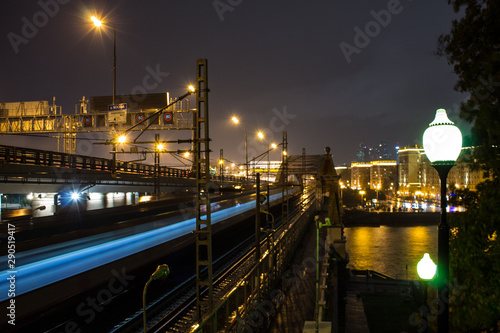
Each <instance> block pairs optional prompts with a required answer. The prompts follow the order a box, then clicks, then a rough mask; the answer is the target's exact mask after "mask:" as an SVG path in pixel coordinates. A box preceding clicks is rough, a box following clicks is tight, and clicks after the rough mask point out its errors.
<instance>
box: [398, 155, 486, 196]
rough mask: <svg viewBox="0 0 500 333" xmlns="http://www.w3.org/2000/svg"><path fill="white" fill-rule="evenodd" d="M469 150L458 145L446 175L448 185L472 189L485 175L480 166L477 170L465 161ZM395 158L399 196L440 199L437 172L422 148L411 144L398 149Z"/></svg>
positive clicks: (473, 189) (484, 178)
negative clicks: (458, 148)
mask: <svg viewBox="0 0 500 333" xmlns="http://www.w3.org/2000/svg"><path fill="white" fill-rule="evenodd" d="M471 150H472V148H471V147H463V148H462V153H461V154H460V156H459V157H458V160H457V161H456V166H455V167H453V168H452V169H451V170H450V173H449V175H448V186H449V187H454V188H456V189H460V188H467V189H470V190H472V191H475V190H476V189H477V185H478V184H479V183H480V182H482V181H484V180H486V179H487V177H485V175H484V172H483V171H482V170H477V169H475V168H473V165H472V164H471V163H468V162H466V156H467V155H469V154H470V153H471ZM398 162H399V174H398V179H399V191H398V194H399V196H402V197H421V198H426V199H436V200H439V199H440V195H441V193H440V188H441V187H440V180H439V175H438V173H437V171H436V169H434V168H433V167H432V165H431V163H430V161H429V159H428V158H427V156H426V155H425V151H424V149H423V148H421V147H418V146H415V147H411V148H408V147H405V148H402V149H399V151H398Z"/></svg>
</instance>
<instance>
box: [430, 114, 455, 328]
mask: <svg viewBox="0 0 500 333" xmlns="http://www.w3.org/2000/svg"><path fill="white" fill-rule="evenodd" d="M423 144H424V150H425V154H426V155H427V158H428V159H429V161H430V162H431V165H432V166H433V167H434V168H435V169H436V171H437V172H438V174H439V178H440V180H441V222H440V223H439V227H438V267H437V277H438V294H439V298H440V302H441V303H442V305H443V311H441V312H440V313H439V314H438V332H439V333H443V332H448V328H449V308H450V304H449V288H448V287H447V284H448V282H449V279H450V277H449V274H450V272H449V265H450V257H449V252H450V244H449V241H450V227H449V226H448V224H447V222H446V207H447V202H446V178H447V177H448V173H449V171H450V170H451V168H452V167H453V166H454V165H455V161H456V159H457V158H458V155H460V151H461V149H462V134H461V133H460V130H459V129H458V128H457V127H456V126H455V125H454V123H453V122H452V121H451V120H449V119H448V116H447V115H446V110H444V109H439V110H437V111H436V117H435V118H434V121H433V122H431V123H430V124H429V127H428V128H427V129H426V130H425V132H424V135H423Z"/></svg>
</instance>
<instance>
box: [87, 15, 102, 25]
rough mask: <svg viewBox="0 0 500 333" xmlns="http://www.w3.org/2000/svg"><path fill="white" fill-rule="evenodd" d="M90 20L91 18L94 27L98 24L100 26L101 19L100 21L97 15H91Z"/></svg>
mask: <svg viewBox="0 0 500 333" xmlns="http://www.w3.org/2000/svg"><path fill="white" fill-rule="evenodd" d="M90 20H92V22H94V25H95V26H96V27H100V26H102V21H101V20H99V19H98V18H97V17H95V16H92V17H91V18H90Z"/></svg>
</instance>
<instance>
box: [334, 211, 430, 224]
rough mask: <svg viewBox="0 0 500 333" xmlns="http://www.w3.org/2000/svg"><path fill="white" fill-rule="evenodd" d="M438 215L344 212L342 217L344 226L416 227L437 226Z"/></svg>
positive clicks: (423, 213) (425, 213)
mask: <svg viewBox="0 0 500 333" xmlns="http://www.w3.org/2000/svg"><path fill="white" fill-rule="evenodd" d="M439 221H440V213H427V212H422V213H410V212H367V211H362V210H346V211H345V212H344V216H343V222H344V226H346V227H357V226H373V227H377V226H381V225H386V226H392V227H397V226H401V227H407V226H417V225H438V224H439Z"/></svg>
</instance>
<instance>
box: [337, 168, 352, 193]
mask: <svg viewBox="0 0 500 333" xmlns="http://www.w3.org/2000/svg"><path fill="white" fill-rule="evenodd" d="M335 171H336V172H337V175H339V176H340V179H339V185H340V187H341V188H346V187H347V188H350V187H351V167H348V166H346V165H342V166H338V167H335Z"/></svg>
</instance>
